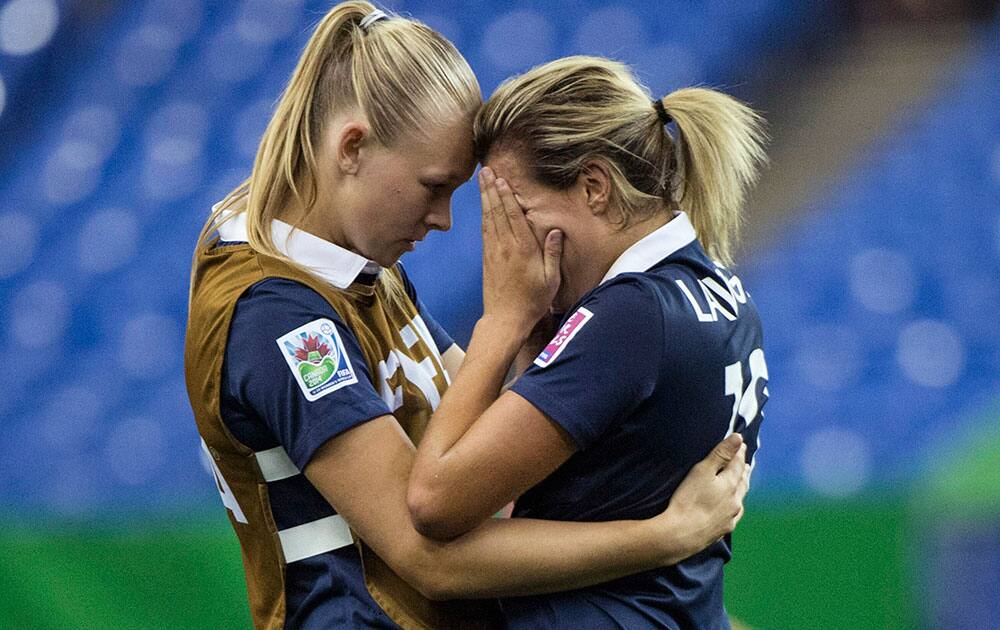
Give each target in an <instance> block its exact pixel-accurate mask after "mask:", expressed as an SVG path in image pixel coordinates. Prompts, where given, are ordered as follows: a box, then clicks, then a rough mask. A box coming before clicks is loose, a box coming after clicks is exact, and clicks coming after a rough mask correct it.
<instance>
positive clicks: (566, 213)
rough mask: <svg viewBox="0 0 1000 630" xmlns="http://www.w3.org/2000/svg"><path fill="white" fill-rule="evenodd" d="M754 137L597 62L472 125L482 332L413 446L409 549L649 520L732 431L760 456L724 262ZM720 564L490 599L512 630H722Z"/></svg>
mask: <svg viewBox="0 0 1000 630" xmlns="http://www.w3.org/2000/svg"><path fill="white" fill-rule="evenodd" d="M671 125H672V126H673V127H674V135H673V136H672V135H671V133H670V131H669V127H670V126H671ZM762 135H763V134H762V131H761V122H760V119H759V117H758V116H757V115H756V114H755V113H754V112H753V111H752V110H750V109H749V108H747V107H746V106H745V105H743V104H741V103H739V102H738V101H736V100H734V99H732V98H730V97H728V96H726V95H724V94H721V93H719V92H716V91H712V90H707V89H698V88H692V89H682V90H678V91H676V92H674V93H672V94H669V95H668V96H666V97H664V98H663V99H661V100H650V97H649V94H648V91H647V90H645V88H643V87H641V86H640V85H639V84H638V83H637V82H636V80H635V79H634V77H633V76H632V74H631V73H630V71H629V70H628V69H627V68H626V67H625V66H624V65H622V64H620V63H617V62H614V61H610V60H606V59H601V58H594V57H570V58H566V59H561V60H558V61H554V62H551V63H547V64H544V65H542V66H539V67H537V68H535V69H533V70H531V71H529V72H527V73H526V74H524V75H522V76H518V77H514V78H512V79H509V80H508V81H507V82H505V83H504V84H503V85H501V87H500V88H499V89H498V90H497V91H496V93H495V94H494V95H493V96H492V97H490V99H489V100H488V101H487V103H486V104H485V105H484V107H483V109H482V110H481V112H480V113H479V115H478V117H477V119H476V124H475V139H476V146H477V154H478V157H480V158H481V159H483V160H484V168H483V169H482V170H481V171H480V187H481V190H482V197H483V217H484V218H483V226H484V227H483V239H484V244H483V247H484V256H483V258H484V274H483V285H484V286H483V302H484V305H483V306H484V313H483V316H482V318H481V319H480V320H479V321H478V322H477V324H476V327H475V331H474V333H473V336H472V340H471V342H470V344H469V348H468V354H467V355H466V356H465V361H464V363H463V365H462V369H461V371H460V372H459V374H458V376H457V377H456V379H455V382H454V383H453V384H452V387H451V389H450V390H449V392H448V393H447V394H446V395H445V397H444V400H443V401H442V403H441V406H440V407H439V409H438V410H437V412H436V413H435V415H434V417H433V418H432V419H431V422H430V424H429V426H428V428H427V431H426V432H425V434H424V438H423V440H422V441H421V443H420V444H419V448H418V453H417V459H416V462H415V464H414V469H413V473H412V475H411V478H410V483H409V492H408V502H409V506H410V508H411V512H412V514H413V517H414V520H415V523H416V525H417V529H418V531H421V532H423V533H425V534H427V535H429V536H433V537H437V538H442V539H448V538H450V537H453V536H458V535H461V534H462V533H463V532H465V531H466V530H468V529H469V528H471V527H474V526H476V525H478V524H479V523H481V522H482V521H483V519H484V518H486V517H487V516H488V515H489V514H491V513H492V512H493V511H494V510H496V509H497V507H498V506H501V505H504V504H505V503H507V502H508V501H510V500H512V499H517V503H516V505H515V509H514V516H515V517H521V518H543V519H559V520H576V521H609V520H614V519H641V518H646V517H649V516H652V515H654V514H656V513H657V512H658V511H659V510H661V509H663V507H664V506H665V505H667V503H668V501H669V500H670V499H671V495H672V494H673V493H674V492H675V491H676V489H677V488H678V484H679V483H680V482H681V480H682V478H683V477H684V474H685V472H686V471H688V470H689V469H690V468H691V466H692V465H694V464H695V463H696V462H698V460H700V459H701V458H703V457H704V456H705V454H706V453H708V452H709V451H710V450H711V448H712V447H713V445H714V444H715V443H716V442H717V441H718V440H719V439H720V438H722V437H723V436H725V435H727V434H731V433H733V432H738V433H741V434H742V435H743V437H744V439H745V440H746V443H747V444H748V445H749V449H748V452H747V454H746V456H747V457H748V458H752V457H753V454H754V452H755V450H756V447H757V445H758V441H757V436H758V431H759V429H760V424H761V408H762V406H763V404H764V402H765V401H766V399H767V377H768V375H767V366H766V364H765V362H764V353H763V350H762V347H761V341H762V332H761V322H760V319H759V317H758V314H757V310H756V308H755V306H754V304H753V302H752V300H751V299H750V296H749V294H748V293H747V291H746V290H745V288H744V287H743V284H742V283H741V281H740V279H739V278H738V277H737V276H736V275H734V274H733V273H732V272H731V271H729V270H728V269H727V268H726V267H725V266H723V263H728V262H729V261H730V250H731V247H732V243H733V239H734V237H735V234H734V233H735V228H736V226H737V224H738V223H739V219H740V216H739V215H740V210H741V204H742V200H743V197H744V192H745V188H746V187H747V186H748V185H749V184H750V183H751V182H752V181H754V179H755V177H756V171H757V166H758V164H759V162H761V161H762V160H763V159H764V154H763V149H762ZM550 305H554V308H555V310H557V311H559V312H564V313H566V315H565V317H564V318H563V319H562V324H561V327H560V328H559V330H558V332H557V334H556V335H555V337H554V338H552V340H551V342H550V343H549V344H548V345H547V346H546V347H545V348H544V349H543V350H542V351H541V353H540V354H538V355H537V357H536V358H535V359H534V361H533V364H532V365H531V367H530V368H529V369H527V371H526V372H525V373H524V374H523V375H522V376H521V377H520V378H519V379H518V380H517V381H516V383H515V384H514V385H513V387H512V388H511V389H510V390H508V391H507V392H506V393H504V394H503V395H502V396H500V397H499V399H496V400H495V402H494V399H495V398H496V391H497V388H498V387H499V384H500V382H501V379H502V378H503V376H504V374H505V372H506V370H507V368H508V365H509V364H510V363H511V361H512V360H513V358H514V357H515V354H516V353H517V352H518V349H519V348H521V347H522V345H523V342H524V339H525V334H526V333H525V331H527V330H530V329H531V328H532V326H534V325H535V323H536V322H537V321H538V320H539V319H540V318H541V317H543V315H544V314H545V313H546V312H547V311H548V309H549V307H550ZM486 460H489V461H490V464H489V465H488V466H487V465H484V463H483V462H484V461H486ZM674 496H676V495H674ZM518 497H520V498H518ZM514 520H517V518H515V519H514ZM730 556H731V547H730V542H729V539H728V538H726V539H724V540H720V541H718V542H715V543H714V544H712V545H711V546H710V547H708V548H707V549H705V550H704V551H702V552H700V553H698V554H696V555H694V556H692V557H690V558H688V559H686V560H684V561H683V562H681V563H679V564H677V565H675V566H668V567H662V568H659V569H655V570H651V571H647V572H644V573H641V574H637V575H632V576H629V577H624V578H621V579H617V580H613V581H608V582H604V583H601V584H597V585H594V586H591V587H588V588H581V589H577V590H573V591H569V592H563V593H553V594H547V595H540V596H533V597H521V598H507V599H504V600H503V602H502V608H503V614H504V617H505V621H506V623H507V625H508V627H511V628H531V629H540V628H568V627H579V628H596V627H615V628H630V629H636V628H648V627H657V628H700V629H713V628H728V627H729V621H728V619H727V616H726V612H725V609H724V605H723V597H722V584H723V571H722V570H723V564H724V563H725V562H727V561H728V560H729V558H730Z"/></svg>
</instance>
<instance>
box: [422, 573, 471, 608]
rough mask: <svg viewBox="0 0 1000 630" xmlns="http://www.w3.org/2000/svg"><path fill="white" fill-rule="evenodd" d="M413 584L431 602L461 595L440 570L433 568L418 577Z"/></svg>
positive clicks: (456, 597)
mask: <svg viewBox="0 0 1000 630" xmlns="http://www.w3.org/2000/svg"><path fill="white" fill-rule="evenodd" d="M413 586H414V587H415V588H416V589H417V591H418V592H419V593H420V594H421V595H423V596H424V598H426V599H429V600H431V601H432V602H443V601H447V600H449V599H458V598H459V597H460V596H461V593H459V592H458V589H456V588H455V585H454V584H452V583H450V581H449V580H448V578H447V576H445V575H443V574H442V572H441V571H435V570H433V569H432V570H430V571H426V572H424V573H423V574H422V575H421V576H420V577H418V578H417V579H416V581H415V583H413Z"/></svg>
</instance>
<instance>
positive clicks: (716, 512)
mask: <svg viewBox="0 0 1000 630" xmlns="http://www.w3.org/2000/svg"><path fill="white" fill-rule="evenodd" d="M746 448H747V447H746V444H744V443H743V437H742V436H741V435H740V434H739V433H733V434H732V435H730V436H729V437H727V438H726V439H725V440H723V441H722V442H720V443H719V444H717V445H716V447H715V448H714V449H712V452H711V453H709V454H708V457H706V458H705V459H703V460H701V461H700V462H698V463H697V464H695V465H694V467H693V468H692V469H691V470H690V471H689V472H688V474H687V476H686V477H685V478H684V480H683V481H682V482H681V484H680V486H678V487H677V490H675V491H674V494H673V496H672V497H671V498H670V504H669V505H668V506H667V509H666V511H664V512H663V513H662V514H660V515H659V516H657V517H655V518H654V519H653V520H654V521H657V524H658V525H659V526H661V527H662V528H663V529H662V530H661V531H662V534H663V537H662V540H663V541H664V542H665V544H666V547H667V548H666V549H665V555H664V564H675V563H677V562H679V561H681V560H683V559H684V558H687V557H689V556H691V555H693V554H695V553H697V552H699V551H701V550H702V549H704V548H705V547H707V546H709V545H711V544H712V543H714V542H715V541H717V540H719V539H720V538H722V537H723V536H725V535H726V534H729V533H731V532H732V531H733V530H734V529H735V528H736V524H737V523H738V522H739V521H740V519H741V518H742V517H743V498H744V497H745V496H746V493H747V490H748V489H749V484H750V466H749V465H748V464H747V463H746Z"/></svg>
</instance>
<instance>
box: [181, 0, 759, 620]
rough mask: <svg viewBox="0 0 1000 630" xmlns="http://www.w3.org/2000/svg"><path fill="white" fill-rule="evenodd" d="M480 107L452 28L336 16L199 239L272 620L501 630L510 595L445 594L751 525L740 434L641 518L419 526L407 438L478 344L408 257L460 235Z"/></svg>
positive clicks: (345, 11) (204, 341)
mask: <svg viewBox="0 0 1000 630" xmlns="http://www.w3.org/2000/svg"><path fill="white" fill-rule="evenodd" d="M481 104H482V102H481V97H480V92H479V87H478V84H477V83H476V80H475V77H474V76H473V74H472V72H471V70H470V68H469V67H468V65H467V63H466V62H465V60H464V59H463V58H462V57H461V56H460V55H459V54H458V52H457V51H456V50H455V48H454V47H453V46H452V45H451V44H450V43H449V42H447V41H446V40H445V39H443V38H442V37H441V36H440V35H438V34H437V33H435V32H433V31H431V30H430V29H428V28H427V27H425V26H423V25H421V24H419V23H417V22H414V21H411V20H407V19H403V18H399V17H388V16H386V15H385V14H383V13H381V12H379V11H375V10H374V8H373V7H372V5H370V4H369V3H367V2H345V3H342V4H339V5H337V6H336V7H334V8H333V9H332V10H331V11H330V12H329V13H328V14H327V15H326V16H325V17H324V18H323V19H322V20H321V21H320V23H319V24H318V25H317V27H316V30H315V32H314V33H313V35H312V36H311V38H310V41H309V43H308V44H307V46H306V49H305V51H304V52H303V54H302V57H301V59H300V61H299V63H298V65H297V67H296V69H295V71H294V74H293V75H292V77H291V80H290V82H289V84H288V87H287V89H286V90H285V92H284V94H283V95H282V97H281V99H280V101H279V102H278V104H277V107H276V111H275V113H274V115H273V117H272V119H271V121H270V123H269V125H268V127H267V129H266V131H265V133H264V136H263V138H262V140H261V145H260V149H259V151H258V154H257V159H256V161H255V163H254V167H253V171H252V174H251V176H250V178H249V179H248V180H247V181H246V182H244V183H243V184H242V185H241V186H240V187H238V188H237V189H236V190H235V191H233V192H232V193H231V194H230V195H229V196H228V197H227V198H226V199H224V200H223V201H222V202H220V204H218V205H217V206H216V207H215V208H214V210H213V212H212V214H211V216H210V218H209V220H208V222H207V223H206V225H205V228H204V229H203V231H202V234H201V236H200V238H199V242H198V245H197V248H196V251H195V255H194V261H193V270H192V282H191V295H190V314H189V320H188V328H187V337H186V346H185V372H186V379H187V387H188V393H189V397H190V400H191V405H192V407H193V409H194V413H195V419H196V421H197V423H198V430H199V432H200V434H201V436H202V439H203V445H204V448H205V451H206V453H207V454H208V460H209V461H210V462H211V465H212V467H213V469H214V474H215V478H216V482H217V484H218V488H219V491H220V493H221V495H222V501H223V504H224V505H225V506H226V508H227V510H228V515H229V518H230V521H231V523H232V525H233V528H234V529H235V531H236V533H237V535H238V537H239V540H240V544H241V547H242V552H243V562H244V567H245V570H246V578H247V590H248V595H249V600H250V610H251V614H252V617H253V620H254V624H255V625H256V626H257V627H262V628H263V627H266V628H272V627H285V626H287V627H317V628H318V627H322V628H349V627H373V628H395V627H397V624H398V626H403V627H405V628H449V627H462V626H463V625H467V626H470V627H481V626H486V625H488V624H489V623H490V622H491V621H492V620H493V616H494V613H495V612H496V605H495V602H493V603H492V605H491V603H490V602H488V601H484V602H472V603H469V604H467V605H458V604H453V603H441V604H439V603H436V602H435V601H432V600H442V599H451V598H486V597H491V596H496V595H501V594H502V595H517V594H531V593H544V592H552V591H556V590H560V589H567V588H574V587H579V586H585V585H588V584H594V583H598V582H602V581H606V580H608V579H612V578H616V577H620V576H622V575H626V574H629V573H634V572H636V571H641V570H646V569H652V568H655V567H659V566H663V565H669V564H672V563H675V562H677V561H679V560H681V559H682V558H684V557H686V556H688V555H690V554H692V553H695V552H697V551H698V550H700V549H702V548H704V547H705V546H707V545H708V544H710V543H712V541H714V540H716V539H718V538H719V537H720V536H722V535H724V534H725V533H727V532H729V531H731V530H732V528H733V527H734V526H735V524H736V521H738V519H739V517H740V515H741V513H742V508H741V502H742V497H743V495H744V493H745V491H746V473H745V468H746V466H745V464H744V463H743V461H742V456H741V453H742V451H738V450H737V449H738V448H739V449H742V448H743V447H742V446H740V441H739V440H738V439H732V440H728V441H725V442H723V443H721V444H720V446H719V448H718V449H716V450H715V452H713V454H712V455H711V456H709V457H708V458H706V459H705V461H704V463H703V464H702V465H700V466H699V467H696V468H695V469H694V470H693V471H692V473H691V474H690V476H689V477H688V480H687V481H686V482H685V486H684V491H682V492H679V493H678V497H676V498H675V500H674V501H672V502H671V504H670V506H669V507H667V506H666V505H664V506H661V509H658V510H656V514H650V517H651V518H649V519H645V520H633V519H628V520H619V521H609V522H606V523H569V522H552V521H541V520H531V519H516V520H510V519H491V520H488V522H486V523H484V524H482V525H481V526H479V527H477V528H475V529H472V531H470V532H468V533H466V534H465V535H463V536H462V537H460V538H458V539H456V540H453V541H450V542H448V543H440V542H437V541H435V540H432V539H429V538H427V537H424V536H422V535H420V534H419V533H418V532H417V531H416V530H415V529H414V527H413V524H412V521H411V519H410V514H409V512H408V510H407V505H406V497H405V492H406V483H407V479H408V477H409V474H410V468H411V464H412V460H413V457H414V442H419V440H420V439H421V436H422V434H423V431H424V428H425V426H426V424H427V421H428V419H429V418H430V416H431V414H432V412H433V410H434V409H435V408H436V407H437V406H438V404H439V402H440V399H441V396H443V395H444V393H445V391H446V388H447V387H448V384H449V381H450V379H451V374H453V373H454V371H455V370H456V369H457V367H458V365H459V364H460V363H461V360H462V355H463V353H462V351H461V350H460V349H458V347H457V346H455V344H454V343H453V342H452V340H451V339H450V338H449V337H448V335H447V334H446V333H445V332H444V331H443V330H442V329H441V327H440V326H438V325H437V324H436V323H435V321H434V319H433V318H432V317H431V316H430V314H428V313H427V311H426V309H424V307H423V305H422V304H421V303H420V300H419V299H418V298H417V295H416V292H415V291H414V288H413V286H412V285H411V284H410V283H409V281H408V280H407V278H406V275H405V274H404V273H403V271H402V268H401V267H399V266H397V265H396V262H397V260H398V259H399V257H400V256H401V255H402V254H403V252H405V251H407V250H410V249H412V248H413V247H414V244H415V243H416V242H417V241H420V240H421V239H423V237H424V236H425V235H426V234H427V232H428V231H429V230H431V229H439V230H445V229H447V228H448V227H449V225H450V220H451V219H450V208H449V204H450V198H451V194H452V192H453V191H454V189H455V188H456V187H457V186H458V185H459V184H461V183H462V182H463V181H465V180H466V179H468V178H469V177H470V175H471V173H472V170H473V167H474V163H475V162H474V158H473V149H472V119H473V116H474V115H475V113H476V111H478V109H479V107H480V106H481ZM720 437H721V436H720ZM491 458H492V455H489V456H487V457H485V458H484V459H483V461H482V462H481V465H482V467H483V470H485V469H487V468H488V467H489V466H490V459H491ZM474 474H483V473H482V471H480V472H476V473H474Z"/></svg>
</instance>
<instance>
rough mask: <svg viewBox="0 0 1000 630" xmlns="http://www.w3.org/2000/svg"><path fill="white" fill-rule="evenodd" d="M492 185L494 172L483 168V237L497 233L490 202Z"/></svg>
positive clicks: (481, 198) (481, 177)
mask: <svg viewBox="0 0 1000 630" xmlns="http://www.w3.org/2000/svg"><path fill="white" fill-rule="evenodd" d="M492 185H493V171H491V170H490V169H488V168H483V169H482V170H480V171H479V202H480V204H481V205H482V208H483V236H487V235H492V234H495V233H496V222H495V221H494V219H493V205H492V203H491V202H490V196H489V189H490V187H491V186H492ZM484 253H485V249H484Z"/></svg>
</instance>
